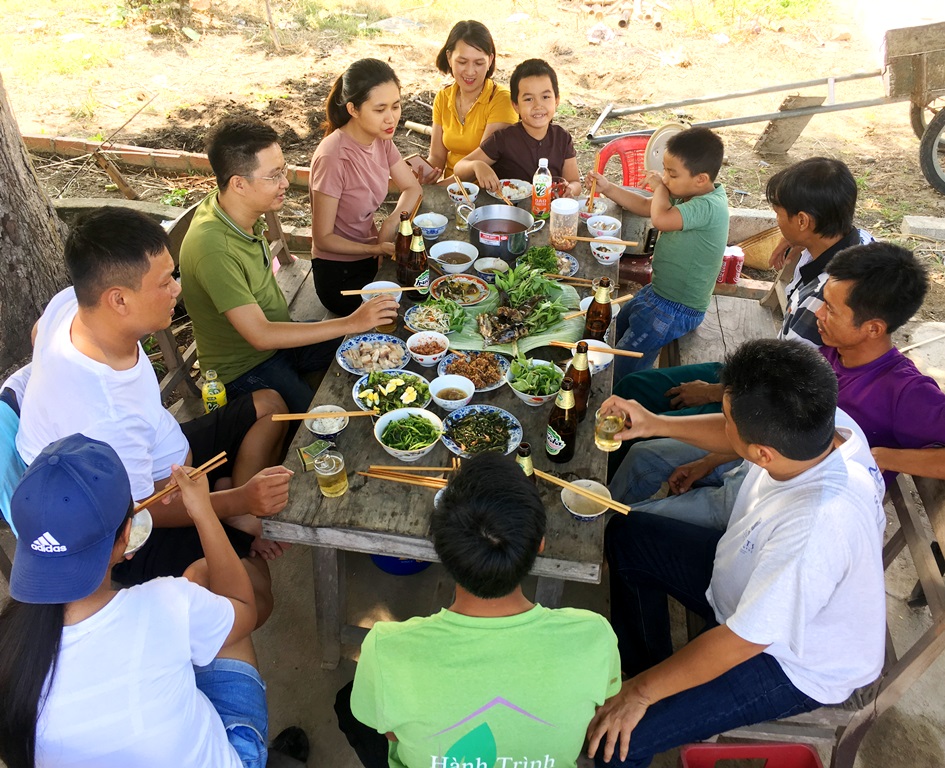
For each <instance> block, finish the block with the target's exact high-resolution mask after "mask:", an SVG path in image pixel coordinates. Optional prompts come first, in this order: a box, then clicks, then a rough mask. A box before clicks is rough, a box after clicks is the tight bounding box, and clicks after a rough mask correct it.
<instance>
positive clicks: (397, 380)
mask: <svg viewBox="0 0 945 768" xmlns="http://www.w3.org/2000/svg"><path fill="white" fill-rule="evenodd" d="M351 397H353V398H354V402H355V403H356V404H357V406H358V408H360V409H361V410H362V411H370V410H377V411H379V412H380V413H388V412H390V411H395V410H397V409H398V408H406V407H408V406H409V407H411V408H426V407H427V406H428V405H429V404H430V400H431V399H432V398H431V396H430V382H429V381H427V380H426V379H425V378H423V376H419V375H418V374H416V373H411V372H410V371H403V370H394V371H374V372H372V373H368V374H366V375H364V376H362V377H361V378H360V379H358V380H357V381H356V382H355V383H354V386H353V387H352V388H351Z"/></svg>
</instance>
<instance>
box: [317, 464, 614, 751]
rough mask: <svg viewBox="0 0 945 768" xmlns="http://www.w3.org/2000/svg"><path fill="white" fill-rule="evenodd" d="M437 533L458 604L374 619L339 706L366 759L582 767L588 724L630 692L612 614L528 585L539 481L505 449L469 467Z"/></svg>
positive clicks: (541, 525)
mask: <svg viewBox="0 0 945 768" xmlns="http://www.w3.org/2000/svg"><path fill="white" fill-rule="evenodd" d="M431 532H432V535H433V545H434V547H435V548H436V553H437V555H438V556H439V558H440V560H442V562H443V566H444V567H445V568H446V570H447V571H448V572H449V574H450V575H451V576H452V577H453V578H454V579H455V580H456V595H455V598H454V600H453V604H452V605H451V606H450V607H449V608H448V609H444V610H442V611H440V612H439V613H438V614H436V615H434V616H427V617H418V618H414V619H410V620H408V621H404V622H378V623H377V624H375V625H374V628H373V629H372V630H371V631H370V632H369V633H368V636H367V637H366V638H365V640H364V643H363V644H362V646H361V658H360V661H359V662H358V670H357V673H356V675H355V679H354V687H353V689H352V688H351V687H350V686H348V687H346V688H343V689H342V690H341V691H340V692H339V695H338V700H337V701H336V703H335V710H336V712H338V719H339V724H340V726H341V728H342V730H343V731H345V734H346V736H347V737H348V741H349V742H350V743H351V744H352V746H354V747H355V749H356V751H357V752H358V756H359V757H360V758H361V761H362V762H363V763H364V764H365V765H366V766H369V768H373V766H387V765H388V764H389V765H390V766H394V767H395V768H401V767H404V768H408V767H409V768H430V766H439V767H441V768H449V766H450V765H462V764H464V763H465V764H468V765H473V766H480V765H481V766H501V765H506V766H508V767H509V768H511V766H512V765H513V763H514V762H515V761H518V764H519V765H521V764H522V763H521V761H522V760H523V759H524V760H525V764H526V765H543V766H555V768H568V767H569V766H570V767H571V768H573V766H575V765H576V761H577V757H578V755H579V753H580V750H581V745H582V744H583V742H584V735H585V731H586V728H587V723H589V722H590V720H591V718H592V717H593V715H594V712H595V710H596V708H597V707H598V706H600V705H601V704H602V703H603V702H604V700H605V699H606V698H608V697H609V696H611V695H613V694H614V693H615V692H616V691H617V690H619V688H620V664H619V659H618V656H617V646H616V638H615V636H614V633H613V630H611V628H610V626H609V625H608V623H607V621H606V620H605V619H604V618H603V617H602V616H600V615H598V614H596V613H591V612H590V611H584V610H579V609H575V608H560V609H556V610H550V609H548V608H543V607H542V606H540V605H536V604H535V603H532V602H531V601H529V600H528V599H527V598H526V597H525V595H524V594H523V593H522V587H521V582H522V579H524V578H525V576H526V575H527V574H528V572H529V571H530V570H531V568H532V565H533V564H534V562H535V558H536V557H537V556H538V554H539V553H540V552H541V550H542V549H543V547H544V533H545V510H544V507H543V506H542V503H541V499H540V497H539V495H538V491H537V489H536V488H535V486H534V484H533V483H531V482H529V480H528V479H527V478H526V476H525V474H524V473H523V472H522V471H521V470H520V469H519V468H518V466H517V465H516V464H515V463H514V462H512V461H511V460H509V459H508V458H506V457H504V456H498V455H496V454H485V455H482V456H477V457H476V458H474V459H470V460H469V461H466V462H463V466H462V469H460V470H459V472H457V473H456V474H455V475H454V477H453V478H452V480H451V481H450V484H449V486H447V488H446V490H445V492H444V493H443V496H442V498H441V499H440V500H439V502H438V503H437V504H436V506H435V508H434V511H433V518H432V522H431ZM349 695H350V710H349V709H348V707H349V702H348V700H347V699H348V696H349ZM352 713H353V715H354V718H357V721H356V720H355V719H354V718H352V717H351V714H352ZM358 721H360V722H358ZM361 723H363V724H364V725H366V726H369V728H364V726H362V725H361ZM380 734H386V736H387V743H386V746H385V739H384V737H383V736H380Z"/></svg>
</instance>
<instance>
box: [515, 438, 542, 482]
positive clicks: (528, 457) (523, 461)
mask: <svg viewBox="0 0 945 768" xmlns="http://www.w3.org/2000/svg"><path fill="white" fill-rule="evenodd" d="M515 463H516V464H518V465H519V466H520V467H521V468H522V472H524V473H525V477H527V478H528V479H529V480H531V481H532V482H533V483H537V482H538V479H537V478H536V477H535V467H534V466H533V465H532V447H531V446H530V445H529V444H528V443H521V444H520V445H519V446H518V455H517V456H516V457H515Z"/></svg>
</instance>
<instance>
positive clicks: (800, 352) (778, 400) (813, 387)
mask: <svg viewBox="0 0 945 768" xmlns="http://www.w3.org/2000/svg"><path fill="white" fill-rule="evenodd" d="M720 380H721V383H722V386H723V387H724V390H725V394H726V396H727V397H728V403H729V408H730V413H731V416H732V421H733V422H734V424H735V428H736V429H737V430H738V434H739V436H740V437H741V438H742V440H744V441H745V442H746V443H749V444H754V445H765V446H768V447H770V448H774V449H775V450H776V451H777V452H778V453H780V454H781V455H782V456H784V457H785V458H788V459H792V460H794V461H809V460H811V459H814V458H816V457H818V456H820V455H821V454H822V453H823V452H824V451H826V450H827V448H828V447H829V446H830V442H831V440H833V436H834V430H835V427H834V420H835V416H836V410H837V375H836V374H835V373H834V371H833V368H831V367H830V363H828V362H827V360H826V358H825V357H824V356H823V355H821V354H820V352H818V351H817V349H815V348H814V347H813V346H811V345H810V344H804V343H802V342H800V341H779V340H776V339H756V340H754V341H749V342H746V343H745V344H742V345H741V346H740V347H739V348H738V349H736V350H735V352H733V353H732V354H731V355H729V356H728V357H727V358H726V360H725V365H724V367H723V368H722V372H721V377H720Z"/></svg>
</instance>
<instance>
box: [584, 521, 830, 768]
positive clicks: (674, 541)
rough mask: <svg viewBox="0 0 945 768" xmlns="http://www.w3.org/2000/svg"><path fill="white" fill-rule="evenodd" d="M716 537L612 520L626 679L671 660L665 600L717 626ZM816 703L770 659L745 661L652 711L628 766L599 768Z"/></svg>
mask: <svg viewBox="0 0 945 768" xmlns="http://www.w3.org/2000/svg"><path fill="white" fill-rule="evenodd" d="M721 536H722V533H721V531H712V530H709V529H708V528H701V527H698V526H694V525H690V524H687V523H681V522H679V521H677V520H670V519H667V518H664V517H657V516H655V515H650V514H647V513H645V512H643V513H641V512H634V513H633V514H631V515H627V516H623V515H617V516H615V517H614V518H613V519H612V520H611V521H610V523H609V524H608V526H607V531H606V534H605V536H604V547H605V550H606V553H607V562H608V564H609V566H610V603H611V608H610V610H611V623H612V624H613V627H614V632H615V633H616V634H617V642H618V647H619V650H620V659H621V665H622V667H623V671H624V673H625V674H627V675H630V676H632V675H636V674H639V673H640V672H642V671H643V670H645V669H648V668H649V667H651V666H653V665H655V664H658V663H659V662H661V661H663V660H664V659H667V658H669V656H670V655H671V654H672V642H671V639H670V626H669V609H668V606H667V604H666V595H667V594H669V595H672V596H673V597H674V598H676V599H677V600H678V601H679V602H681V603H682V604H683V605H684V606H686V607H687V608H689V609H690V610H692V611H694V612H696V613H697V614H699V615H700V616H702V617H703V618H705V619H706V621H707V622H708V626H707V629H711V628H712V627H714V626H717V624H716V620H715V614H714V611H713V610H712V607H711V606H710V605H709V602H708V600H707V599H706V596H705V593H706V590H707V589H708V586H709V582H710V580H711V578H712V567H713V563H714V560H715V548H716V545H717V544H718V541H719V539H720V538H721ZM819 706H821V704H820V703H819V702H817V701H815V700H814V699H812V698H811V697H810V696H808V695H807V694H805V693H803V692H802V691H800V690H799V689H798V688H797V687H795V686H794V684H793V683H791V681H790V680H788V678H787V676H786V675H785V674H784V671H783V670H782V669H781V666H780V665H779V664H778V662H777V660H776V659H775V658H774V657H773V656H770V655H768V654H767V653H760V654H758V655H757V656H755V657H753V658H751V659H749V660H748V661H745V662H743V663H741V664H739V665H737V666H735V667H733V668H732V669H730V670H729V671H728V672H725V673H724V674H722V675H720V676H719V677H717V678H715V679H714V680H711V681H710V682H708V683H704V684H703V685H698V686H696V687H694V688H690V689H689V690H686V691H682V692H680V693H677V694H675V695H674V696H669V697H668V698H666V699H663V700H662V701H659V702H657V703H656V704H654V705H653V706H651V707H650V708H649V709H648V710H647V711H646V714H645V715H644V716H643V719H642V720H641V721H640V722H639V724H638V725H637V727H636V728H634V730H633V733H632V735H631V738H630V752H629V754H628V755H627V760H626V761H620V759H619V757H618V756H615V757H614V758H613V759H612V760H611V762H609V763H605V762H604V761H603V760H602V758H600V757H599V756H598V758H597V761H596V762H597V765H598V766H605V765H607V766H619V767H620V768H645V766H648V765H649V764H650V761H651V760H652V758H653V756H654V755H656V754H658V753H660V752H665V751H666V750H668V749H672V748H673V747H677V746H679V745H680V744H685V743H688V742H691V741H701V740H704V739H707V738H709V737H711V736H714V735H715V734H718V733H722V732H724V731H727V730H730V729H732V728H736V727H738V726H743V725H749V724H751V723H759V722H764V721H765V720H771V719H773V718H779V717H787V716H789V715H795V714H798V713H800V712H809V711H810V710H812V709H816V708H817V707H819Z"/></svg>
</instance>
